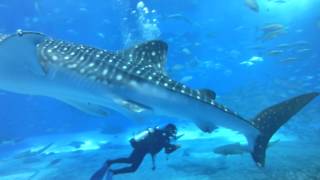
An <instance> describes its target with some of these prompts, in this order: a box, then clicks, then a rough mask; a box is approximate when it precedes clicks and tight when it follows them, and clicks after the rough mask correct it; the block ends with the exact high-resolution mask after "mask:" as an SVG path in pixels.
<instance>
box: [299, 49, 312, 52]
mask: <svg viewBox="0 0 320 180" xmlns="http://www.w3.org/2000/svg"><path fill="white" fill-rule="evenodd" d="M311 51H312V50H311V49H308V48H303V49H299V50H298V51H297V52H298V53H308V52H311Z"/></svg>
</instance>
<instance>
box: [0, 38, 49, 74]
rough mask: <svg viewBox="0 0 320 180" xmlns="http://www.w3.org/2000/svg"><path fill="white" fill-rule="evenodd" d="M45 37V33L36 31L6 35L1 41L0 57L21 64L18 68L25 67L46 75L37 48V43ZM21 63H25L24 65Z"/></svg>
mask: <svg viewBox="0 0 320 180" xmlns="http://www.w3.org/2000/svg"><path fill="white" fill-rule="evenodd" d="M45 38H46V36H45V35H43V34H41V33H36V32H21V33H17V34H13V35H8V36H5V38H3V39H2V40H1V41H0V57H1V59H5V60H6V61H10V63H11V64H17V65H20V66H17V67H16V68H24V69H25V70H27V71H29V72H31V73H33V74H36V75H46V70H45V68H44V67H43V66H42V64H41V62H40V59H39V57H38V50H37V45H38V44H39V43H41V42H43V41H44V40H45ZM21 64H23V66H22V67H21Z"/></svg>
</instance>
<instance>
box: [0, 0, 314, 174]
mask: <svg viewBox="0 0 320 180" xmlns="http://www.w3.org/2000/svg"><path fill="white" fill-rule="evenodd" d="M139 2H140V1H137V0H93V1H88V0H77V1H76V0H64V1H62V0H2V1H1V2H0V33H2V34H11V33H14V32H15V31H16V30H17V29H22V30H28V31H37V32H42V33H44V34H47V35H49V36H51V37H54V38H56V39H63V40H67V41H71V42H76V43H82V44H87V45H90V46H94V47H99V48H103V49H108V50H120V49H123V48H128V47H130V46H133V45H134V44H136V43H141V42H144V41H147V40H151V39H160V40H163V41H165V42H166V43H168V46H169V52H168V60H167V64H166V70H167V73H168V75H170V76H171V77H172V78H173V79H175V80H178V81H182V82H183V83H185V84H187V85H188V86H190V87H192V88H207V89H212V90H214V91H215V92H216V94H217V100H218V101H219V102H221V103H223V104H225V105H227V106H228V107H230V108H231V109H234V110H236V111H237V112H239V113H240V114H242V115H243V116H244V117H246V118H252V117H254V116H255V115H256V114H257V113H258V112H260V111H261V110H262V109H263V108H266V107H268V106H270V105H272V104H275V103H277V102H280V101H282V100H285V99H288V98H290V97H293V96H296V95H299V94H302V93H307V92H319V91H320V48H319V47H320V36H319V34H320V11H319V9H320V1H318V0H285V2H284V3H280V2H276V0H273V1H266V0H265V1H264V0H258V3H259V6H260V11H259V12H254V11H253V10H251V9H249V8H248V6H246V5H245V2H244V0H239V1H234V0H224V1H213V0H201V1H200V0H185V1H181V0H154V1H145V2H144V5H143V6H140V7H138V4H139ZM140 5H141V2H140ZM270 24H273V25H275V24H276V25H281V30H280V31H281V32H277V33H278V34H276V36H275V37H272V38H270V39H263V35H264V34H263V30H262V29H263V28H264V27H266V26H267V25H270ZM281 44H286V45H288V46H290V47H287V48H279V47H278V46H279V45H281ZM279 51H280V52H279ZM252 57H258V58H260V60H261V61H254V62H253V61H252V62H251V63H252V64H246V62H247V63H248V62H249V63H250V58H252ZM0 61H1V59H0ZM243 62H244V63H243ZM17 68H19V67H17ZM0 99H1V101H0V142H2V143H0V152H1V153H2V155H0V157H3V156H9V157H10V156H11V155H12V153H13V154H14V153H15V152H19V151H23V150H26V149H28V148H29V149H30V148H32V147H35V146H36V145H37V143H38V142H41V143H42V144H41V143H40V144H41V145H46V143H44V142H53V141H57V142H56V143H55V144H59V143H58V141H60V139H63V137H64V136H66V137H72V138H70V139H72V140H74V139H77V138H78V139H80V140H84V139H86V138H85V137H86V136H87V137H88V138H89V137H90V138H91V137H92V139H91V140H90V142H88V143H89V144H90V143H91V141H93V143H94V142H95V141H94V139H95V138H98V139H99V140H100V138H101V136H102V140H103V138H107V137H114V136H119V137H122V136H125V137H128V136H130V134H132V133H134V132H136V131H138V130H139V129H144V128H146V127H148V126H156V125H163V124H165V122H172V121H173V122H174V123H176V124H177V125H178V127H180V129H182V131H183V130H185V132H186V133H188V132H189V131H188V130H189V128H191V129H192V128H193V130H191V131H199V133H200V132H201V131H200V130H199V129H197V128H195V127H194V126H193V125H192V123H189V122H184V121H180V120H171V119H170V120H169V119H165V120H164V119H161V120H159V119H157V120H155V121H152V122H150V121H141V122H137V121H132V120H131V119H128V118H127V117H124V116H122V115H120V114H117V113H112V114H110V115H109V116H108V117H107V118H99V117H94V116H91V115H88V114H85V113H83V112H81V111H79V110H77V109H74V108H73V107H71V106H68V105H66V104H64V103H63V102H59V101H57V100H54V99H52V98H49V97H38V96H30V95H25V94H14V93H11V92H6V91H0ZM319 99H320V98H318V99H316V100H315V101H313V102H312V103H311V104H310V105H308V106H307V107H306V108H305V109H304V110H303V111H302V112H301V113H299V114H298V115H297V116H295V117H294V118H293V119H292V120H290V122H289V123H288V124H286V125H285V126H284V127H283V128H281V130H280V135H279V137H280V139H283V140H284V141H285V139H286V138H287V139H292V138H293V139H296V140H297V141H303V142H306V141H307V140H308V141H307V142H309V141H310V142H314V141H318V137H319V133H320V121H319V120H320V119H319V115H320V110H319V105H320V100H319ZM208 118H210V117H208ZM102 131H103V133H100V134H99V132H102ZM92 133H93V135H92ZM97 133H98V135H97ZM74 134H75V136H76V137H74V136H73V135H74ZM222 134H223V136H222V139H223V138H225V139H232V137H235V136H236V135H235V134H234V133H229V132H227V133H222ZM103 135H105V136H106V137H103ZM203 136H206V135H197V134H196V135H194V134H192V137H191V135H190V139H192V142H197V139H199V138H201V137H203ZM39 138H40V140H39ZM190 139H188V140H190ZM239 139H241V138H239ZM17 140H19V141H18V142H16V141H17ZM237 140H238V137H237V138H234V139H233V141H237ZM8 141H9V142H8ZM12 141H14V142H12ZM70 141H71V140H70ZM120 142H121V143H120V144H122V145H123V144H126V139H125V138H124V139H121V140H120ZM64 143H66V142H64ZM113 143H115V144H116V141H115V142H113ZM38 144H39V143H38ZM62 144H63V143H62ZM204 144H205V143H204ZM318 144H319V142H318ZM60 145H61V144H60ZM64 145H65V144H64ZM186 146H189V145H186ZM88 147H89V146H88ZM212 147H213V145H212V146H209V149H210V148H211V149H212ZM300 147H301V146H300ZM316 147H318V146H316ZM310 148H311V147H310ZM56 149H59V148H58V146H57V145H56ZM88 149H89V150H88V151H90V152H88V153H89V154H90V155H92V156H93V157H94V153H97V154H99V148H97V149H95V148H92V149H90V148H88ZM191 149H192V147H191ZM311 149H312V148H311ZM60 150H61V148H60ZM280 150H282V149H280ZM119 151H120V150H119ZM121 151H122V150H121ZM100 153H101V152H100ZM108 153H110V152H108ZM274 153H277V152H274ZM283 153H286V152H283ZM310 153H311V154H312V153H313V152H310ZM293 155H294V153H293ZM202 156H206V155H205V154H203V155H202ZM297 156H300V155H299V154H297ZM60 158H61V159H63V156H62V157H60ZM163 158H164V157H163ZM177 158H179V157H177ZM88 159H89V158H88ZM88 159H86V160H88ZM104 159H105V158H104V157H103V156H102V157H101V158H100V159H99V162H97V164H95V165H93V166H92V167H90V168H91V169H90V168H89V169H90V170H88V171H87V172H85V173H84V174H83V175H79V176H78V179H88V178H87V177H88V176H90V172H92V170H94V169H96V168H98V167H99V166H100V164H101V162H103V161H104ZM96 160H97V158H96ZM282 160H283V161H286V159H285V158H284V159H282ZM319 160H320V159H319V158H318V159H316V158H315V159H314V161H319ZM8 161H9V162H10V163H12V162H16V161H15V160H12V161H10V158H9V160H7V162H8ZM97 161H98V160H97ZM146 161H149V159H146ZM234 161H235V162H236V163H237V162H240V161H238V159H235V160H234ZM62 162H63V161H62ZM195 162H196V163H195ZM195 162H193V161H192V159H191V160H190V164H189V165H190V166H196V164H198V162H197V160H196V159H195ZM216 162H218V160H212V162H208V163H216ZM17 163H18V162H17ZM78 163H81V160H79V162H78ZM288 163H290V162H288ZM8 164H9V163H8ZM58 165H60V164H58ZM0 166H1V165H0ZM10 166H12V167H11V168H8V167H7V168H8V169H10V170H4V172H2V171H0V179H1V177H3V178H9V179H10V178H11V179H12V178H13V176H11V177H10V176H9V175H12V174H15V173H17V174H18V173H20V172H21V171H22V170H21V168H20V167H17V168H16V169H15V168H14V163H12V165H10ZM142 166H144V167H145V165H142ZM228 166H232V164H229V165H228ZM246 166H249V167H250V168H252V169H254V168H255V167H254V164H253V163H252V162H251V159H250V158H248V162H247V164H246ZM270 166H272V163H271V164H270ZM315 166H316V167H317V168H320V166H319V164H317V165H315ZM187 167H188V166H187ZM28 168H31V169H33V168H34V169H37V168H38V166H37V165H36V164H32V163H31V164H30V163H29V164H28ZM142 168H143V167H142ZM148 168H149V167H148ZM166 168H167V169H171V171H169V172H167V171H166ZM179 168H180V167H179V166H175V164H173V165H169V166H168V167H167V166H166V165H162V167H161V169H160V170H159V171H160V172H162V173H163V174H166V173H168V174H170V173H174V172H177V173H178V172H179V170H177V169H179ZM22 169H23V168H22ZM172 169H173V170H172ZM232 169H235V167H232ZM252 169H250V170H252ZM59 170H61V172H65V171H67V169H64V168H63V167H61V168H60V169H59ZM142 171H143V170H142ZM190 171H193V170H190ZM216 171H219V168H218V169H216ZM59 172H60V171H55V173H57V174H59ZM190 173H191V172H190ZM267 173H268V172H267ZM187 174H188V173H186V176H183V177H181V179H188V178H187V177H188V175H187ZM191 174H192V173H191ZM235 174H236V173H235ZM239 174H241V172H240V173H239ZM306 174H308V175H310V174H311V175H314V172H306ZM311 175H310V176H303V178H302V179H310V178H311V177H313V176H311ZM317 175H319V174H317ZM317 175H315V177H316V178H317V177H318V178H320V176H317ZM54 177H56V178H57V179H68V178H63V177H61V176H55V175H54V173H48V174H45V173H44V175H42V176H39V175H38V177H37V176H35V177H33V178H34V179H54ZM70 177H73V178H74V176H70ZM157 177H159V176H156V175H152V173H150V174H147V175H141V174H139V173H138V174H136V175H132V176H129V177H127V178H129V179H130V178H131V179H139V178H146V179H157ZM169 177H171V176H169V175H168V176H164V177H163V178H166V179H170V178H169ZM213 177H214V176H211V175H210V173H208V174H206V175H205V176H201V177H198V178H197V177H196V176H194V177H193V176H190V177H189V179H190V178H191V179H193V178H194V179H199V178H200V179H211V178H213ZM215 177H216V178H217V179H219V178H220V179H223V178H222V177H223V176H218V175H217V176H215ZM267 177H268V178H272V177H273V176H267ZM20 178H21V177H20ZM120 178H121V177H119V179H120ZM171 178H172V177H171ZM249 178H251V179H259V177H253V176H252V177H251V176H249ZM263 178H266V177H261V179H263ZM278 178H279V179H280V177H278ZM284 178H286V179H290V176H285V177H284ZM13 179H14V178H13ZM22 179H23V178H22ZM274 179H277V178H274Z"/></svg>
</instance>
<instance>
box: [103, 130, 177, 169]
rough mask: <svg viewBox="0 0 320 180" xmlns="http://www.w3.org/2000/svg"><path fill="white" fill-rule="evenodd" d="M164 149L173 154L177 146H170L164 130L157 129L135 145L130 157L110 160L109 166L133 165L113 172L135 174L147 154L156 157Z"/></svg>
mask: <svg viewBox="0 0 320 180" xmlns="http://www.w3.org/2000/svg"><path fill="white" fill-rule="evenodd" d="M163 148H164V149H165V152H166V153H171V152H172V151H174V150H175V149H176V145H173V144H170V139H169V137H168V135H167V134H166V133H165V132H164V131H163V130H161V129H155V131H154V132H152V133H149V135H148V136H147V137H146V138H145V139H144V140H142V141H141V142H138V144H137V145H135V147H134V149H133V151H132V153H131V154H130V156H129V157H126V158H119V159H114V160H109V161H108V164H109V165H112V164H114V163H127V164H131V166H129V167H125V168H121V169H115V170H112V172H113V174H114V175H116V174H124V173H130V172H135V171H136V170H137V169H138V167H139V166H140V164H141V163H142V161H143V159H144V157H145V156H146V155H147V154H151V155H152V156H155V155H156V154H157V153H159V152H160V151H161V150H162V149H163Z"/></svg>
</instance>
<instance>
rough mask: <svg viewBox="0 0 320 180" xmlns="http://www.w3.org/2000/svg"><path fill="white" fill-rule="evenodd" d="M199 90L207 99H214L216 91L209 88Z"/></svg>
mask: <svg viewBox="0 0 320 180" xmlns="http://www.w3.org/2000/svg"><path fill="white" fill-rule="evenodd" d="M199 91H200V93H201V94H203V96H204V97H207V98H208V99H216V93H215V92H214V91H212V90H210V89H200V90H199Z"/></svg>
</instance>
